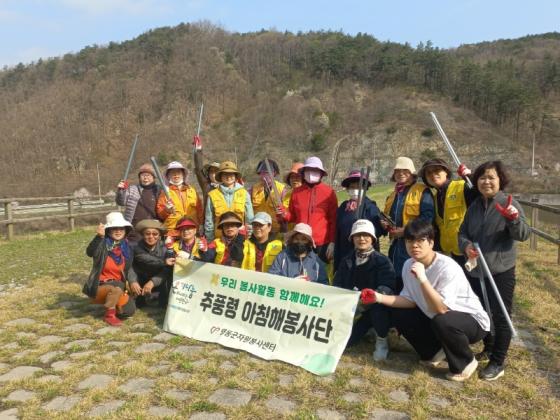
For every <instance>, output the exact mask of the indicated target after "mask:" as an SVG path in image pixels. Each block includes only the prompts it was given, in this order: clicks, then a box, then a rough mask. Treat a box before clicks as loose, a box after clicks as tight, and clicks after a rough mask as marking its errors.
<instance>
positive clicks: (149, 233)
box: [143, 232, 159, 236]
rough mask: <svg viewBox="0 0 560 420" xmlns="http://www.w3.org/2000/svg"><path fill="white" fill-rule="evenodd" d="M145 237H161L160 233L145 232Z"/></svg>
mask: <svg viewBox="0 0 560 420" xmlns="http://www.w3.org/2000/svg"><path fill="white" fill-rule="evenodd" d="M143 235H144V236H159V232H144V233H143Z"/></svg>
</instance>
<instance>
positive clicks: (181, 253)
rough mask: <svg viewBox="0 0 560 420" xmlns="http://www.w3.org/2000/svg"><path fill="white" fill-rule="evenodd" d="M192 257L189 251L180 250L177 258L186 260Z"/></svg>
mask: <svg viewBox="0 0 560 420" xmlns="http://www.w3.org/2000/svg"><path fill="white" fill-rule="evenodd" d="M190 257H191V254H189V253H188V252H186V251H179V252H178V253H177V258H182V259H184V260H188V259H189V258H190Z"/></svg>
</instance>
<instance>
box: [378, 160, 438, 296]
mask: <svg viewBox="0 0 560 420" xmlns="http://www.w3.org/2000/svg"><path fill="white" fill-rule="evenodd" d="M417 179H418V175H417V174H416V168H415V167H414V163H413V162H412V160H411V159H410V158H407V157H403V156H401V157H399V158H397V162H396V164H395V167H394V168H393V176H392V177H391V181H395V182H396V184H395V190H394V191H393V192H392V193H391V194H390V195H389V197H387V201H386V202H385V211H384V213H385V214H386V215H388V216H389V217H390V218H391V219H392V220H393V221H394V222H395V224H396V225H395V226H392V225H391V224H390V223H389V222H387V221H386V220H385V219H382V220H381V224H382V225H383V228H384V229H385V230H386V231H388V232H389V238H391V240H392V241H391V246H390V247H389V259H390V260H391V262H392V263H393V266H394V267H395V273H396V275H397V279H396V280H397V282H396V286H397V290H396V292H397V293H399V292H400V291H401V290H402V287H403V282H402V268H403V265H404V262H405V261H406V260H407V259H408V258H409V255H408V253H407V251H406V245H405V243H404V238H403V234H404V227H405V226H406V224H407V223H408V222H410V221H412V220H414V219H417V218H420V219H423V220H425V221H427V222H429V223H433V220H434V200H433V197H432V194H431V193H430V189H429V188H428V187H426V186H425V185H424V184H419V183H417V182H416V180H417Z"/></svg>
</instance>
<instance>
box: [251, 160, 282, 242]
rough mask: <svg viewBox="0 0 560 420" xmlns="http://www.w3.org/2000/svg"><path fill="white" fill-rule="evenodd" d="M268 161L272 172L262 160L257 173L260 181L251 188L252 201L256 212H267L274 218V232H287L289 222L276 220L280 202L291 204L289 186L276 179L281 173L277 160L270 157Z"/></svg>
mask: <svg viewBox="0 0 560 420" xmlns="http://www.w3.org/2000/svg"><path fill="white" fill-rule="evenodd" d="M268 163H269V165H270V169H271V170H272V174H270V173H269V172H268V168H267V166H266V162H265V160H261V161H260V162H259V164H258V165H257V170H256V173H257V175H259V178H260V181H259V182H257V183H256V184H255V185H253V186H252V187H251V189H250V190H249V193H250V195H251V203H252V204H253V211H254V212H255V213H257V212H265V213H268V214H269V215H270V217H271V218H272V232H274V233H278V232H282V233H285V232H287V231H288V224H287V223H283V224H280V223H279V222H278V220H276V208H277V207H278V205H279V204H282V205H283V206H284V207H288V206H289V205H290V201H289V197H288V198H287V199H286V196H287V192H288V188H286V184H284V183H282V182H279V181H276V179H274V177H276V176H277V175H278V174H279V173H280V169H279V167H278V164H277V163H276V161H274V160H272V159H268ZM273 182H274V185H275V186H276V189H274V187H273V185H272V183H273ZM276 191H278V194H279V195H280V197H276Z"/></svg>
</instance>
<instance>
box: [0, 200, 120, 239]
mask: <svg viewBox="0 0 560 420" xmlns="http://www.w3.org/2000/svg"><path fill="white" fill-rule="evenodd" d="M20 203H41V204H39V205H35V206H34V205H30V206H21V205H20ZM64 203H65V204H64ZM0 205H2V206H3V207H4V220H0V225H5V226H6V238H7V239H8V240H11V239H13V238H14V226H15V225H17V224H21V223H31V222H38V221H44V220H53V219H67V220H68V229H69V230H70V231H73V230H74V228H75V221H76V218H79V217H86V216H97V215H100V214H107V213H108V212H110V211H115V210H118V207H117V205H116V204H115V197H114V196H102V197H99V199H98V200H97V201H92V200H91V198H89V199H81V198H76V197H72V196H68V197H32V198H3V199H0ZM44 213H56V214H44ZM34 214H40V215H37V216H35V215H34ZM20 216H22V217H20Z"/></svg>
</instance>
